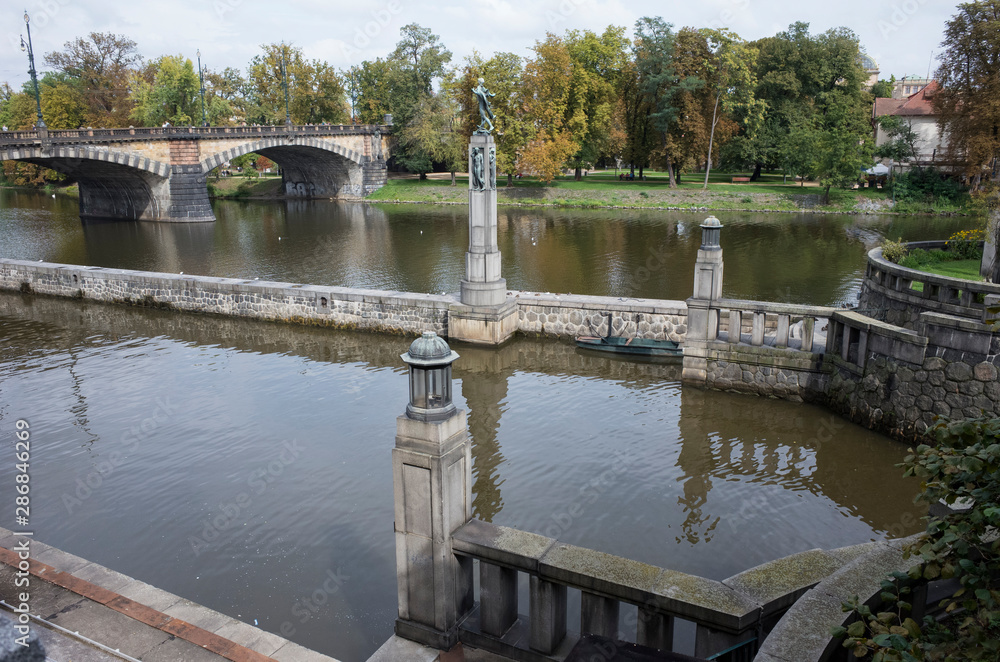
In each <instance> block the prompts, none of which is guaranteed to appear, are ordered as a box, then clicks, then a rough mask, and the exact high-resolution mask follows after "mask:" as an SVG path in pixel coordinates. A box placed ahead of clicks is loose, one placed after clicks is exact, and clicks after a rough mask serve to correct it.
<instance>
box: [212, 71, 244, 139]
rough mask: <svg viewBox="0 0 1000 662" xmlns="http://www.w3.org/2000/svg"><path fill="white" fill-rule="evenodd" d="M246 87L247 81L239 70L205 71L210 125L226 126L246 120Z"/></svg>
mask: <svg viewBox="0 0 1000 662" xmlns="http://www.w3.org/2000/svg"><path fill="white" fill-rule="evenodd" d="M245 87H246V81H245V80H244V79H243V76H242V75H241V74H240V72H239V71H238V70H237V69H234V68H232V67H226V68H225V69H223V70H222V71H221V72H216V71H212V70H210V69H205V110H206V114H207V115H208V121H209V123H210V124H212V125H213V126H226V125H230V124H232V123H233V122H238V121H242V120H245V119H246V99H245V98H244V96H243V90H244V89H245Z"/></svg>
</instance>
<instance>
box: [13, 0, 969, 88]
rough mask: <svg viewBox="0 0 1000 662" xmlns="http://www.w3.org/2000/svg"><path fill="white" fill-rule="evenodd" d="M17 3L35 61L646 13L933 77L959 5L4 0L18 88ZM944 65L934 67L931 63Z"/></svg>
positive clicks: (328, 49) (931, 1)
mask: <svg viewBox="0 0 1000 662" xmlns="http://www.w3.org/2000/svg"><path fill="white" fill-rule="evenodd" d="M22 4H23V5H24V8H26V9H27V11H28V13H29V14H30V16H31V39H32V42H33V45H34V51H35V54H36V57H35V61H36V66H37V67H38V69H39V70H40V71H44V70H45V66H44V59H43V55H44V54H45V53H49V52H52V51H54V50H61V49H62V47H63V45H64V44H65V43H66V42H67V41H71V40H73V39H76V38H77V37H83V36H86V35H87V34H89V33H90V32H114V33H116V34H125V35H127V36H129V37H131V38H132V39H133V40H134V41H135V42H136V43H137V44H138V49H139V52H140V53H141V54H142V55H143V57H145V58H147V59H154V58H156V57H158V56H160V55H167V54H173V55H176V54H182V55H185V56H187V57H189V58H190V59H191V60H192V61H194V60H195V52H196V51H197V50H198V49H200V50H201V54H202V64H203V65H204V66H206V67H208V68H210V69H213V70H221V69H223V68H225V67H235V68H238V69H240V70H241V71H245V70H246V67H247V65H248V63H249V62H250V60H251V58H253V56H254V55H255V54H257V53H258V52H260V45H261V44H264V43H272V42H275V43H276V42H281V41H285V42H286V43H290V44H293V45H295V46H298V47H300V48H301V49H302V51H303V54H304V55H305V57H306V58H308V59H319V60H326V61H327V62H329V63H330V64H331V65H333V66H334V67H336V68H338V69H342V68H346V67H348V66H350V65H352V64H358V63H360V62H361V61H363V60H373V59H375V58H376V57H384V56H386V55H387V54H388V53H390V52H391V51H392V50H393V48H394V47H395V44H396V42H397V41H398V40H399V29H400V28H401V27H403V26H404V25H407V24H409V23H418V24H420V25H421V26H423V27H427V28H430V29H431V30H432V31H433V32H434V33H435V34H437V35H439V36H440V38H441V42H442V43H443V44H444V45H445V47H447V48H448V49H449V50H450V51H451V52H452V54H453V57H452V64H453V65H460V64H461V63H462V62H463V61H464V60H465V58H466V57H467V56H469V55H470V54H472V53H473V52H474V51H478V52H479V53H480V54H482V55H484V56H486V57H489V56H490V55H492V54H493V53H495V52H500V51H509V52H512V53H515V54H517V55H521V56H528V55H530V54H531V51H530V48H531V47H532V46H533V45H534V43H535V41H537V40H542V39H544V38H545V34H546V32H554V33H556V34H562V33H564V32H565V31H566V30H569V29H579V30H593V31H595V32H602V31H603V30H604V29H605V28H606V27H607V26H608V25H618V26H624V27H626V28H628V34H629V35H630V36H631V32H632V26H634V25H635V22H636V20H637V19H639V18H640V17H642V16H662V17H663V19H664V20H666V21H667V22H669V23H672V24H673V25H674V26H675V27H676V28H681V27H684V26H691V27H696V28H699V27H726V28H729V29H731V30H733V31H735V32H736V33H737V34H739V35H740V36H741V37H743V38H744V39H747V40H753V39H759V38H761V37H767V36H771V35H774V34H775V33H777V32H779V31H781V30H784V29H785V28H787V27H788V25H789V24H790V23H793V22H795V21H804V22H807V23H809V24H810V31H811V32H812V33H814V34H816V33H820V32H824V31H826V30H828V29H830V28H834V27H840V26H844V27H847V28H849V29H850V30H853V31H854V32H855V33H856V34H857V35H858V36H859V38H860V40H861V45H862V48H863V49H864V50H865V51H866V52H867V53H868V54H869V55H870V56H872V57H873V58H874V59H875V61H876V62H877V63H878V64H879V67H880V69H881V74H880V77H882V78H886V79H887V78H889V76H890V75H895V76H896V78H897V79H898V78H901V77H903V76H904V75H918V76H921V77H923V76H926V75H927V71H928V64H929V62H930V60H931V57H932V51H933V56H934V57H936V55H937V53H938V52H939V50H940V43H941V40H942V34H943V31H944V23H945V21H947V20H948V19H949V18H950V17H951V16H952V15H954V13H955V6H956V2H953V1H950V0H944V1H942V0H889V1H887V0H834V1H830V0H827V1H825V2H780V1H778V0H686V1H684V2H676V1H661V2H658V3H657V2H642V1H641V0H628V1H626V0H530V1H528V2H523V1H522V2H510V1H508V0H438V1H436V2H427V1H423V0H410V1H407V0H351V2H341V1H323V0H271V1H268V2H262V1H258V0H169V2H155V3H154V2H150V1H149V0H131V1H128V2H126V1H120V0H28V1H27V2H26V3H20V4H17V5H14V4H13V3H10V2H5V3H3V5H4V7H5V8H4V9H3V10H2V12H0V15H2V21H0V26H2V27H0V81H8V82H9V83H10V84H11V86H12V87H14V88H15V89H17V88H18V87H19V86H20V85H21V84H22V83H23V82H24V81H26V80H27V79H28V73H27V70H28V61H27V60H28V59H27V54H26V53H23V52H21V49H20V38H21V36H22V35H23V36H27V34H26V32H25V29H24V20H23V17H22V14H23V12H22ZM936 66H937V64H936V62H935V64H934V65H933V67H932V68H936Z"/></svg>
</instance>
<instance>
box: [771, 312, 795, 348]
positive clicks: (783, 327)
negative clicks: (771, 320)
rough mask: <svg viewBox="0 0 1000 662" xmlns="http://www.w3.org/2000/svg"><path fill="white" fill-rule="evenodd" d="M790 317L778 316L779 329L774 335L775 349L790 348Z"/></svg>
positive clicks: (782, 314) (785, 315) (781, 314)
mask: <svg viewBox="0 0 1000 662" xmlns="http://www.w3.org/2000/svg"><path fill="white" fill-rule="evenodd" d="M790 317H791V316H790V315H787V314H784V313H780V314H779V315H778V328H777V329H776V330H775V334H774V345H775V347H779V348H783V347H788V323H789V321H790Z"/></svg>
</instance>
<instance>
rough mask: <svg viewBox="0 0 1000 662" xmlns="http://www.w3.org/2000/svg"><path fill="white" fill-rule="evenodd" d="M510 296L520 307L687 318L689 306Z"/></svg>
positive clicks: (562, 296)
mask: <svg viewBox="0 0 1000 662" xmlns="http://www.w3.org/2000/svg"><path fill="white" fill-rule="evenodd" d="M507 296H508V297H514V299H515V300H516V301H517V304H518V306H545V307H548V308H575V309H583V310H608V311H612V310H613V311H622V312H629V313H655V314H663V315H687V303H685V302H684V301H675V300H673V299H636V298H632V297H603V296H591V295H587V294H553V293H552V292H525V291H520V290H509V291H508V292H507Z"/></svg>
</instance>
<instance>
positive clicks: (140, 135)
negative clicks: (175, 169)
mask: <svg viewBox="0 0 1000 662" xmlns="http://www.w3.org/2000/svg"><path fill="white" fill-rule="evenodd" d="M391 130H392V127H391V126H387V125H381V124H354V125H350V124H304V125H293V126H291V127H286V126H164V127H140V128H127V129H61V130H56V131H51V130H50V131H47V132H46V131H41V132H40V131H6V132H0V145H5V146H6V145H21V144H40V143H42V142H44V141H46V140H47V141H48V142H50V143H67V142H69V143H73V142H88V143H90V142H124V141H148V140H150V139H166V140H170V139H183V138H188V139H190V138H236V137H244V138H254V137H265V136H287V135H293V136H342V135H374V134H375V133H376V132H377V133H380V134H382V135H387V134H388V133H389V132H390V131H391Z"/></svg>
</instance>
